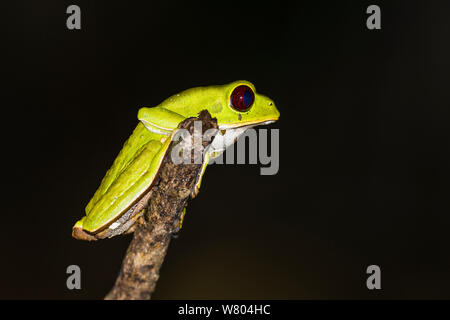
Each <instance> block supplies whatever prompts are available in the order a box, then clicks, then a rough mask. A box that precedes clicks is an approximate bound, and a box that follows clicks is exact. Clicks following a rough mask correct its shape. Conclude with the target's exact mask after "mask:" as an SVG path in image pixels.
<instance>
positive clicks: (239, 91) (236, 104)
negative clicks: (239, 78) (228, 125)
mask: <svg viewBox="0 0 450 320" xmlns="http://www.w3.org/2000/svg"><path fill="white" fill-rule="evenodd" d="M253 101H255V94H254V93H253V90H252V89H251V88H250V87H248V86H246V85H240V86H238V87H236V88H235V89H234V90H233V92H232V93H231V96H230V103H231V106H232V107H233V108H234V109H236V110H237V111H240V112H244V111H247V110H248V109H250V107H251V106H252V104H253Z"/></svg>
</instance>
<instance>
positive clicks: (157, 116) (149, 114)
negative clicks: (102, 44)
mask: <svg viewBox="0 0 450 320" xmlns="http://www.w3.org/2000/svg"><path fill="white" fill-rule="evenodd" d="M240 85H247V86H248V87H250V88H251V89H252V90H253V92H254V94H255V100H254V102H253V104H252V106H251V108H250V109H249V110H247V111H246V112H239V111H237V110H235V109H233V108H232V107H231V106H230V95H231V93H232V92H233V90H234V89H235V88H236V87H237V86H240ZM205 109H206V110H208V111H209V113H210V114H211V116H212V117H213V118H216V119H217V124H218V126H219V130H221V131H222V132H223V130H226V132H229V134H228V135H232V134H233V132H234V136H235V137H237V136H239V134H242V133H243V132H244V131H245V129H246V128H249V127H252V126H255V125H261V124H266V123H270V122H273V121H275V120H277V119H278V118H279V116H280V113H279V112H278V110H277V108H276V107H275V103H274V102H273V101H272V100H271V99H269V98H267V97H265V96H263V95H261V94H258V93H257V92H256V90H255V87H254V86H253V84H251V83H250V82H248V81H244V80H242V81H235V82H232V83H230V84H226V85H220V86H208V87H197V88H192V89H188V90H185V91H183V92H181V93H179V94H176V95H173V96H171V97H170V98H168V99H166V100H165V101H163V102H162V103H161V104H160V105H158V106H156V107H153V108H145V107H144V108H141V109H140V110H139V112H138V119H139V120H140V123H139V124H138V125H137V127H136V128H135V130H134V131H133V134H132V135H131V136H130V137H129V138H128V140H127V141H126V142H125V144H124V146H123V148H122V150H121V151H120V153H119V155H118V156H117V158H116V159H115V160H114V163H113V165H112V167H111V168H110V169H109V170H108V172H107V173H106V175H105V177H104V178H103V180H102V182H101V184H100V187H99V188H98V190H97V191H96V192H95V194H94V196H93V197H92V199H91V200H90V201H89V203H88V205H87V206H86V216H84V217H83V218H82V219H81V220H79V221H78V222H77V223H76V224H75V225H74V227H73V233H72V235H73V236H74V237H75V238H77V239H80V240H97V239H101V238H105V237H112V236H115V235H117V234H120V233H123V232H125V231H127V230H128V229H129V228H130V227H131V226H132V225H133V224H134V222H135V219H136V217H137V213H138V212H134V216H133V214H130V213H132V212H131V211H133V210H131V211H130V208H133V206H137V207H138V208H139V211H141V209H142V207H141V206H139V205H137V204H138V203H139V201H140V200H141V199H142V197H143V195H145V194H147V193H148V191H149V190H151V186H152V183H153V181H154V179H155V177H156V176H157V174H158V171H159V168H160V166H161V164H162V161H163V159H164V157H165V155H166V153H167V150H168V148H169V145H170V142H171V137H172V136H173V134H174V133H175V129H176V128H177V126H178V125H179V123H181V122H182V121H184V120H185V119H187V118H189V117H196V116H198V114H199V112H200V111H201V110H205ZM221 134H222V133H221ZM227 138H229V136H227ZM231 138H233V136H232V137H231ZM215 139H218V138H215ZM228 140H229V139H228ZM214 142H215V141H214ZM213 144H214V143H213ZM222 152H223V148H222V149H220V150H219V149H216V150H215V151H214V149H212V150H211V152H210V153H207V155H206V156H205V158H204V161H203V165H202V170H201V174H200V175H199V178H198V181H197V183H196V186H195V191H194V195H196V194H197V193H198V189H199V187H200V183H201V178H202V176H203V173H204V171H205V169H206V166H207V164H208V160H209V156H210V154H213V156H214V157H216V156H218V155H220V153H222ZM135 211H137V210H135ZM125 213H127V215H126V217H125V218H126V219H124V218H122V219H120V218H121V217H124V216H125ZM128 215H129V216H130V217H129V218H128ZM133 217H134V218H133ZM130 219H132V221H131V220H130ZM118 221H120V223H119V222H118ZM124 221H127V223H126V225H124ZM118 225H124V226H123V227H121V230H120V232H116V233H111V232H107V233H105V232H104V230H105V229H108V228H109V229H110V231H111V230H114V229H115V228H117V226H118ZM119 229H120V228H119ZM130 230H132V229H130ZM100 234H102V236H100Z"/></svg>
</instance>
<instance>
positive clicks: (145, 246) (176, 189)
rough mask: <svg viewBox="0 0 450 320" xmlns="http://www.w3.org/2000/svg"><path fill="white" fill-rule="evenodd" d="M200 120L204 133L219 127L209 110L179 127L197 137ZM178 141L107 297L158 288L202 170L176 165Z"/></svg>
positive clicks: (145, 294)
mask: <svg viewBox="0 0 450 320" xmlns="http://www.w3.org/2000/svg"><path fill="white" fill-rule="evenodd" d="M197 120H200V121H202V133H204V132H205V131H206V130H207V129H210V128H215V129H217V121H216V119H215V118H214V119H212V118H211V115H210V114H209V113H208V111H206V110H205V111H202V112H200V114H199V117H198V118H188V119H186V120H185V121H183V122H182V123H181V124H180V126H179V128H185V129H187V130H189V132H190V133H191V137H193V134H192V133H193V130H194V121H197ZM176 144H177V143H176V142H172V145H171V146H170V148H169V152H168V153H167V154H166V158H165V160H164V163H163V165H162V167H161V169H160V172H159V182H157V183H156V184H155V186H154V187H153V188H152V190H151V191H150V193H151V194H150V193H149V194H147V196H149V206H148V209H147V213H146V214H145V215H144V216H145V217H146V219H144V220H145V221H144V222H143V224H141V225H138V226H137V227H136V230H135V231H134V236H133V240H132V241H131V243H130V246H129V247H128V249H127V253H126V255H125V258H124V260H123V262H122V267H121V270H120V273H119V276H118V278H117V279H116V283H115V285H114V287H113V288H112V289H111V291H110V292H109V293H108V295H107V296H106V297H105V299H106V300H136V299H150V298H151V295H152V293H153V291H154V290H155V287H156V283H157V281H158V278H159V270H160V268H161V265H162V263H163V261H164V257H165V256H166V253H167V249H168V247H169V243H170V240H171V238H172V234H173V233H174V232H176V229H177V225H178V224H179V221H180V218H181V214H182V211H183V209H184V208H185V206H186V205H187V200H188V198H189V195H191V193H192V191H193V188H194V186H195V182H196V180H197V177H198V174H199V173H200V169H201V164H194V163H192V164H179V165H176V164H174V163H173V162H172V159H171V157H170V154H171V150H172V148H173V147H174V146H175V145H176ZM208 144H209V142H202V144H201V145H199V146H196V145H194V149H195V148H199V147H202V146H203V147H206V146H207V145H208ZM194 151H196V150H194ZM200 152H201V150H200ZM191 156H192V155H191ZM192 162H193V161H192Z"/></svg>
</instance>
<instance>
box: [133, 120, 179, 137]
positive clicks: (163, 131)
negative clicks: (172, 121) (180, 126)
mask: <svg viewBox="0 0 450 320" xmlns="http://www.w3.org/2000/svg"><path fill="white" fill-rule="evenodd" d="M140 120H141V122H142V123H143V124H144V126H145V127H146V128H147V129H148V130H149V131H151V132H154V133H157V134H163V135H166V136H169V135H170V134H171V133H172V130H171V129H167V128H164V127H161V126H158V125H156V124H154V123H151V122H150V121H147V120H144V119H140Z"/></svg>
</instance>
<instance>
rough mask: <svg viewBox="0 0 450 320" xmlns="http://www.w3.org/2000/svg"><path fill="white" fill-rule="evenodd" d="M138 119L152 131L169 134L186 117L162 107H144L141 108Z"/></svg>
mask: <svg viewBox="0 0 450 320" xmlns="http://www.w3.org/2000/svg"><path fill="white" fill-rule="evenodd" d="M138 119H139V121H141V122H142V123H143V124H144V126H145V127H146V128H147V129H148V130H150V131H151V132H154V133H157V134H162V135H166V136H169V135H171V134H172V132H173V130H174V129H176V128H177V127H178V125H179V124H180V123H181V122H182V121H184V120H185V117H183V116H182V115H180V114H178V113H176V112H173V111H170V110H167V109H165V108H162V107H153V108H145V107H144V108H141V109H139V112H138Z"/></svg>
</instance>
